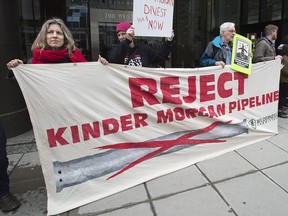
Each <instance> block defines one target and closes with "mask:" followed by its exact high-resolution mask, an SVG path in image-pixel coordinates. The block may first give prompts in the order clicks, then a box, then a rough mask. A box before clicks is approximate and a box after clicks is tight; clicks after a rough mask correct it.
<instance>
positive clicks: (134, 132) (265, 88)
mask: <svg viewBox="0 0 288 216" xmlns="http://www.w3.org/2000/svg"><path fill="white" fill-rule="evenodd" d="M281 68H282V65H281V62H280V60H275V61H269V62H265V63H258V64H255V65H253V66H252V73H251V74H250V75H247V74H243V73H239V72H235V71H232V70H231V69H230V67H229V66H226V67H225V68H224V69H222V68H220V67H206V68H196V69H183V68H178V69H175V68H171V69H162V68H139V67H128V66H124V65H114V64H109V65H102V64H99V63H98V62H88V63H78V64H72V63H68V64H49V65H48V64H42V65H41V64H40V65H39V64H37V65H32V64H30V65H20V66H18V67H17V68H15V69H13V71H14V73H15V76H16V78H17V81H18V83H19V85H20V87H21V89H22V92H23V95H24V97H25V100H26V103H27V107H28V110H29V113H30V118H31V121H32V124H33V130H34V134H35V139H36V143H37V147H38V151H39V155H40V160H41V165H42V170H43V174H44V178H45V182H46V188H47V195H48V205H47V206H48V207H47V208H48V215H54V214H59V213H62V212H65V211H68V210H70V209H73V208H76V207H79V206H82V205H85V204H87V203H90V202H93V201H95V200H98V199H101V198H103V197H107V196H109V195H111V194H114V193H117V192H119V191H122V190H125V189H127V188H130V187H132V186H135V185H137V184H140V183H143V182H145V181H148V180H150V179H153V178H156V177H159V176H161V175H164V174H167V173H171V172H173V171H176V170H179V169H181V168H184V167H187V166H190V165H192V164H194V163H196V162H199V161H202V160H205V159H209V158H212V157H216V156H218V155H221V154H223V153H226V152H229V151H233V150H235V149H238V148H241V147H243V146H247V145H250V144H252V143H255V142H258V141H261V140H264V139H267V138H269V137H271V136H273V135H275V134H276V133H277V123H278V121H277V105H278V86H279V74H280V69H281Z"/></svg>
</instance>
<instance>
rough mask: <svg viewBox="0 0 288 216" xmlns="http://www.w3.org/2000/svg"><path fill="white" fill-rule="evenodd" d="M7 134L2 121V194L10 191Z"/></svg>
mask: <svg viewBox="0 0 288 216" xmlns="http://www.w3.org/2000/svg"><path fill="white" fill-rule="evenodd" d="M6 142H7V138H6V134H5V131H4V127H3V125H2V123H1V122H0V196H1V195H4V194H5V193H7V192H9V177H8V174H7V168H8V163H9V162H8V158H7V151H6Z"/></svg>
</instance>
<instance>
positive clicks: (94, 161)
mask: <svg viewBox="0 0 288 216" xmlns="http://www.w3.org/2000/svg"><path fill="white" fill-rule="evenodd" d="M243 133H248V127H247V124H246V120H243V121H242V122H239V123H237V124H231V121H228V122H227V123H223V122H219V121H218V122H214V123H212V124H210V125H209V126H208V127H206V128H203V129H200V130H187V131H180V132H175V133H172V134H168V135H164V136H161V137H157V138H155V139H151V140H147V141H144V142H125V143H117V144H111V145H105V146H101V147H98V148H97V149H100V150H101V149H103V150H104V149H108V151H105V152H102V153H97V154H94V155H91V156H86V157H82V158H78V159H74V160H70V161H65V162H59V161H55V162H53V169H54V176H55V180H56V192H57V193H58V192H60V191H61V190H63V189H64V188H66V187H71V186H74V185H78V184H81V183H83V182H86V181H89V180H91V179H95V178H99V177H101V176H105V175H107V174H110V173H114V172H116V173H114V174H113V175H111V176H110V177H108V179H107V180H109V179H110V178H113V177H115V176H117V175H119V174H121V173H123V172H125V171H126V170H128V169H130V168H132V167H134V166H135V165H137V164H139V163H141V162H143V161H145V160H148V159H150V158H152V157H155V156H160V155H164V154H170V153H173V152H176V151H180V150H182V149H185V148H189V147H191V146H193V145H199V144H208V143H220V142H226V140H222V139H224V138H230V137H234V136H237V135H240V134H243Z"/></svg>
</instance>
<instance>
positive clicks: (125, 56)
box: [109, 39, 172, 67]
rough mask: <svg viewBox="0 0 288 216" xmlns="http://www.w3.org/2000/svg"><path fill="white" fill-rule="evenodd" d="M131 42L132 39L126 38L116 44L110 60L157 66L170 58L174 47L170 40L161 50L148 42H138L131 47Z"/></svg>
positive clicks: (140, 65)
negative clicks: (152, 46) (157, 49)
mask: <svg viewBox="0 0 288 216" xmlns="http://www.w3.org/2000/svg"><path fill="white" fill-rule="evenodd" d="M130 43H131V41H130V40H128V39H126V40H125V41H123V42H121V43H119V44H118V45H117V46H115V47H114V48H113V49H112V50H111V53H110V55H109V62H110V63H116V64H125V65H130V66H138V67H155V65H157V64H161V63H162V62H163V61H165V60H166V59H168V57H169V55H170V53H171V48H172V42H170V41H165V42H164V44H163V47H162V50H161V51H160V52H157V51H156V50H154V49H152V48H151V47H149V46H147V45H146V44H136V45H135V46H134V47H133V48H131V47H129V44H130Z"/></svg>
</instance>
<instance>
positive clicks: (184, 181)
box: [147, 165, 208, 198]
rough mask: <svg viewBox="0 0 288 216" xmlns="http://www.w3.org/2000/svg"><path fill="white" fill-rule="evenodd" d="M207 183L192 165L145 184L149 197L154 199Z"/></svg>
mask: <svg viewBox="0 0 288 216" xmlns="http://www.w3.org/2000/svg"><path fill="white" fill-rule="evenodd" d="M207 183H208V181H207V180H206V179H205V178H204V177H203V175H202V174H201V172H200V171H199V170H198V169H197V168H196V166H195V165H194V166H190V167H187V168H185V169H182V170H179V171H176V172H173V173H171V174H169V175H165V176H162V177H159V178H157V179H154V180H151V181H149V182H147V188H148V191H149V193H150V195H151V197H152V198H155V197H158V196H162V195H165V194H171V193H176V192H179V191H184V190H188V189H191V188H194V187H198V186H203V185H205V184H207Z"/></svg>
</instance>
